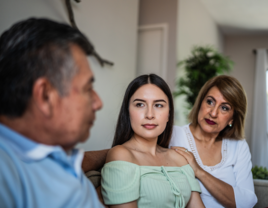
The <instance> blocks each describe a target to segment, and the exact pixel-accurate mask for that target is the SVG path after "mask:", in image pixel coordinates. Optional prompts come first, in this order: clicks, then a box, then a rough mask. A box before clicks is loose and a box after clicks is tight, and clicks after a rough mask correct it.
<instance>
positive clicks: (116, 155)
mask: <svg viewBox="0 0 268 208" xmlns="http://www.w3.org/2000/svg"><path fill="white" fill-rule="evenodd" d="M116 160H121V161H126V162H132V163H133V161H134V156H133V154H132V152H131V151H130V150H129V149H127V148H126V147H124V146H123V145H117V146H115V147H113V148H112V149H110V150H109V152H108V154H107V157H106V163H108V162H111V161H116Z"/></svg>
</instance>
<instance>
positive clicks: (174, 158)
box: [168, 149, 188, 167]
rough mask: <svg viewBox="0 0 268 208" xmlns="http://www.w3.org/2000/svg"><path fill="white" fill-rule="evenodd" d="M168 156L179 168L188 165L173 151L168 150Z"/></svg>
mask: <svg viewBox="0 0 268 208" xmlns="http://www.w3.org/2000/svg"><path fill="white" fill-rule="evenodd" d="M168 155H169V158H170V160H171V161H173V162H175V163H176V165H177V166H179V167H180V166H184V165H187V164H188V162H187V160H186V159H185V158H184V157H183V156H182V155H180V154H179V153H177V152H176V151H175V150H173V149H168Z"/></svg>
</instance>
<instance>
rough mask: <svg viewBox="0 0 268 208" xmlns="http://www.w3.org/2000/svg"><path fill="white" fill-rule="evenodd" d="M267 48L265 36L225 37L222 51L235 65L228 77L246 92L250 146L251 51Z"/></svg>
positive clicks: (247, 136)
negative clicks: (237, 81) (236, 80)
mask: <svg viewBox="0 0 268 208" xmlns="http://www.w3.org/2000/svg"><path fill="white" fill-rule="evenodd" d="M257 48H268V37H267V36H260V35H258V36H256V35H255V36H253V35H249V36H241V35H240V36H227V37H226V38H225V47H224V51H225V54H226V55H227V56H229V57H230V58H231V59H232V60H233V61H234V63H235V65H234V70H233V71H232V72H231V73H230V75H232V76H234V77H235V78H237V79H238V80H239V81H240V82H241V84H242V86H243V88H244V89H245V91H246V94H247V99H248V109H247V110H248V112H247V117H246V123H245V135H246V139H247V141H248V144H251V131H252V113H253V99H254V97H253V93H254V85H255V61H256V57H255V55H254V54H253V52H252V51H253V49H257Z"/></svg>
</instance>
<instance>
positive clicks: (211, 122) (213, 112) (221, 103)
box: [198, 87, 234, 134]
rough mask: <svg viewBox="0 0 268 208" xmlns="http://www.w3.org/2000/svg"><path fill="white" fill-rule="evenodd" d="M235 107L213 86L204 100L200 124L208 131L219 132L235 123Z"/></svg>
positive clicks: (200, 112)
mask: <svg viewBox="0 0 268 208" xmlns="http://www.w3.org/2000/svg"><path fill="white" fill-rule="evenodd" d="M233 115H234V109H233V107H232V106H231V104H230V103H229V102H228V101H227V100H226V99H225V98H224V97H223V95H222V94H221V92H220V91H219V89H218V88H217V87H212V88H211V89H210V90H209V91H208V93H207V95H206V96H205V98H204V100H203V101H202V104H201V107H200V110H199V113H198V124H199V126H200V128H201V129H202V130H203V131H204V132H206V133H212V134H219V133H220V131H222V130H223V129H224V128H225V127H226V126H227V125H230V124H232V123H233Z"/></svg>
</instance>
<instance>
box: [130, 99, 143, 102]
mask: <svg viewBox="0 0 268 208" xmlns="http://www.w3.org/2000/svg"><path fill="white" fill-rule="evenodd" d="M136 101H140V102H144V103H145V100H142V99H135V100H133V103H134V102H136Z"/></svg>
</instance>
